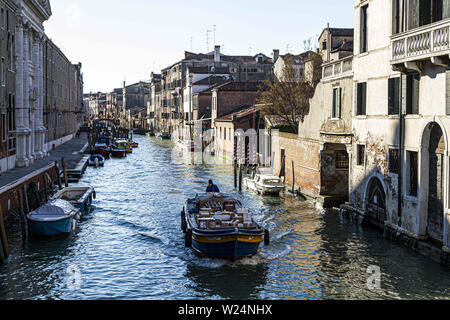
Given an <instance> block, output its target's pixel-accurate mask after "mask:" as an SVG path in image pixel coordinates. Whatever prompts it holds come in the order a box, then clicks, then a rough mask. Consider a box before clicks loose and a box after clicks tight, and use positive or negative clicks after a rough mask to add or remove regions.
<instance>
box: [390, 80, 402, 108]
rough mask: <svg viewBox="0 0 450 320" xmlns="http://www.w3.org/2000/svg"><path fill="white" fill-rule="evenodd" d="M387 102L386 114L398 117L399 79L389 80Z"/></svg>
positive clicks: (399, 100)
mask: <svg viewBox="0 0 450 320" xmlns="http://www.w3.org/2000/svg"><path fill="white" fill-rule="evenodd" d="M388 87H389V89H388V90H389V94H388V96H389V102H388V114H389V115H398V114H399V112H400V105H401V98H400V97H401V87H400V78H392V79H389V84H388Z"/></svg>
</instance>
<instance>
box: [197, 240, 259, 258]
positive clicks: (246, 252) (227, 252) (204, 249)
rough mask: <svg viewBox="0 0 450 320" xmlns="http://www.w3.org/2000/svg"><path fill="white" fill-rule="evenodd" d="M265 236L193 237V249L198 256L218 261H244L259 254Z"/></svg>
mask: <svg viewBox="0 0 450 320" xmlns="http://www.w3.org/2000/svg"><path fill="white" fill-rule="evenodd" d="M262 241H263V235H243V234H232V235H220V234H218V235H210V236H201V235H196V234H193V235H192V249H194V250H195V251H196V252H197V253H198V254H201V255H204V256H207V257H210V258H218V259H231V260H236V259H242V258H247V257H252V256H254V255H255V254H257V253H258V248H259V245H260V243H261V242H262Z"/></svg>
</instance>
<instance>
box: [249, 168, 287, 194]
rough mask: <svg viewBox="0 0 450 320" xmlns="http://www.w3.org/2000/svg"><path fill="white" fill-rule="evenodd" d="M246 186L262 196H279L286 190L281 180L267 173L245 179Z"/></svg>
mask: <svg viewBox="0 0 450 320" xmlns="http://www.w3.org/2000/svg"><path fill="white" fill-rule="evenodd" d="M244 186H245V187H246V188H247V189H249V190H252V191H255V192H258V193H259V194H262V195H269V194H270V195H278V194H279V193H280V191H282V190H284V184H283V183H282V182H281V179H280V178H279V177H277V176H275V175H273V174H271V173H268V172H267V171H266V172H264V171H263V173H261V171H260V172H259V173H256V174H255V175H254V176H253V178H245V179H244Z"/></svg>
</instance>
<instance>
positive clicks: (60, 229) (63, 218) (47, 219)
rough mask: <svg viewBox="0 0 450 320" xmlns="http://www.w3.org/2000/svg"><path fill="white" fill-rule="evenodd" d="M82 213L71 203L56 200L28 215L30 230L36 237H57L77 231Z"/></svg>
mask: <svg viewBox="0 0 450 320" xmlns="http://www.w3.org/2000/svg"><path fill="white" fill-rule="evenodd" d="M79 213H80V211H79V210H78V209H77V208H75V207H74V206H73V205H72V204H70V202H68V201H65V200H62V199H56V200H52V201H50V202H48V203H47V204H44V205H43V206H41V207H39V208H38V209H36V210H35V211H33V212H31V213H29V214H28V215H27V219H28V221H29V224H30V230H31V232H32V233H33V234H35V235H40V236H57V235H60V234H65V233H70V232H71V231H73V230H74V229H75V225H76V217H77V215H78V214H79Z"/></svg>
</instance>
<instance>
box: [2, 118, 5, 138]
mask: <svg viewBox="0 0 450 320" xmlns="http://www.w3.org/2000/svg"><path fill="white" fill-rule="evenodd" d="M2 141H3V142H4V141H6V114H4V113H3V114H2Z"/></svg>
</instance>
